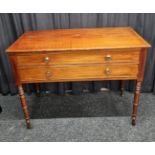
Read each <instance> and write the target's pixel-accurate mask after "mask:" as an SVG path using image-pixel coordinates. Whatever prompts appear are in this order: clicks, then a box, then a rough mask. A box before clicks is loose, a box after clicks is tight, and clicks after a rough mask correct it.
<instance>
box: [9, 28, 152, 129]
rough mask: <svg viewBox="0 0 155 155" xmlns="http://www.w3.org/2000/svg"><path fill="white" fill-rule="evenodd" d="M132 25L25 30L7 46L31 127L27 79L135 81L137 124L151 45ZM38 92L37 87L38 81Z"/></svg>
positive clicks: (122, 86) (22, 103) (133, 122)
mask: <svg viewBox="0 0 155 155" xmlns="http://www.w3.org/2000/svg"><path fill="white" fill-rule="evenodd" d="M148 47H150V45H149V44H148V43H147V42H146V41H145V40H144V39H143V38H142V37H140V36H139V35H138V34H137V33H136V32H135V31H134V30H133V29H132V28H130V27H120V28H94V29H66V30H46V31H33V32H26V33H24V34H23V35H22V36H21V37H20V38H19V39H18V40H17V41H16V42H15V43H13V44H12V45H11V46H10V47H9V48H8V49H7V53H8V54H9V56H10V60H11V63H12V66H13V71H14V74H15V78H16V83H17V85H18V88H19V94H20V98H21V105H22V108H23V112H24V116H25V120H26V124H27V127H28V128H30V120H29V113H28V109H27V103H26V100H25V96H24V91H23V88H22V84H23V83H41V82H66V81H70V82H71V81H92V80H123V81H122V84H121V94H123V90H124V80H137V86H136V90H135V96H134V103H133V113H132V124H133V125H134V124H135V123H136V116H137V109H138V102H139V96H140V88H141V82H142V80H143V76H144V67H145V61H146V55H147V48H148ZM36 91H37V92H39V86H38V84H37V85H36Z"/></svg>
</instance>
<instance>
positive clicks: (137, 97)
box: [132, 81, 142, 125]
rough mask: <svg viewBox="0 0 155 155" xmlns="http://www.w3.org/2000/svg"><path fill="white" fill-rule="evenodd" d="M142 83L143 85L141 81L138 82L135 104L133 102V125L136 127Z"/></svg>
mask: <svg viewBox="0 0 155 155" xmlns="http://www.w3.org/2000/svg"><path fill="white" fill-rule="evenodd" d="M141 83H142V82H141V81H137V84H136V90H135V94H134V102H133V111H132V125H136V117H137V111H138V104H139V97H140V90H141Z"/></svg>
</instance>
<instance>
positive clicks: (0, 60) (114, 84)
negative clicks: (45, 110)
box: [0, 13, 155, 94]
mask: <svg viewBox="0 0 155 155" xmlns="http://www.w3.org/2000/svg"><path fill="white" fill-rule="evenodd" d="M115 26H132V27H133V28H134V29H135V30H136V31H137V32H138V33H139V34H141V35H142V36H143V37H144V38H145V39H146V40H147V41H148V42H149V43H151V45H152V47H151V48H150V49H149V52H148V57H147V64H146V68H145V78H144V82H143V87H142V91H143V92H155V83H154V80H155V52H154V48H155V47H154V45H155V14H124V13H121V14H69V13H67V14H65V13H63V14H59V13H58V14H53V13H51V14H44V13H41V14H40V13H39V14H25V13H24V14H0V93H2V94H8V93H11V94H16V93H17V88H16V86H15V81H14V77H13V74H12V69H11V65H10V63H9V60H8V57H7V55H6V53H5V49H6V48H7V47H8V46H9V45H10V44H11V43H13V42H14V41H15V40H16V39H17V38H18V37H19V36H20V35H21V34H23V33H24V32H26V31H32V30H45V29H62V28H63V29H66V28H86V27H88V28H91V27H115ZM134 83H135V82H134V81H127V83H126V89H127V90H129V91H132V90H133V89H134ZM119 85H120V81H92V82H72V83H71V82H67V83H47V84H41V90H43V91H44V90H50V91H51V92H54V93H58V94H64V92H65V91H66V90H72V92H73V94H78V93H81V92H83V90H89V91H90V92H94V91H99V90H100V88H102V87H107V88H110V89H112V90H118V89H119ZM24 88H25V90H26V92H27V93H31V92H33V91H35V86H34V84H27V85H25V86H24Z"/></svg>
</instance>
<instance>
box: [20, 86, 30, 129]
mask: <svg viewBox="0 0 155 155" xmlns="http://www.w3.org/2000/svg"><path fill="white" fill-rule="evenodd" d="M18 90H19V96H20V100H21V105H22V109H23V113H24V117H25V121H26V126H27V128H28V129H30V128H31V124H30V116H29V112H28V108H27V103H26V98H25V95H24V90H23V87H22V85H19V86H18Z"/></svg>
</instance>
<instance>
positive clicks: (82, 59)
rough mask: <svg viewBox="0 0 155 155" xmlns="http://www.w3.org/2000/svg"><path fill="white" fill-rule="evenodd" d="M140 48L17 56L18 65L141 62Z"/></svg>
mask: <svg viewBox="0 0 155 155" xmlns="http://www.w3.org/2000/svg"><path fill="white" fill-rule="evenodd" d="M139 53H140V50H138V49H132V50H131V49H130V50H129V49H125V50H106V51H103V50H95V51H94V50H92V51H74V52H57V53H53V54H48V53H47V54H29V55H21V56H20V55H19V56H17V65H18V66H32V65H41V66H42V65H43V66H47V65H66V64H89V63H93V64H94V63H115V62H117V63H119V62H139Z"/></svg>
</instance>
